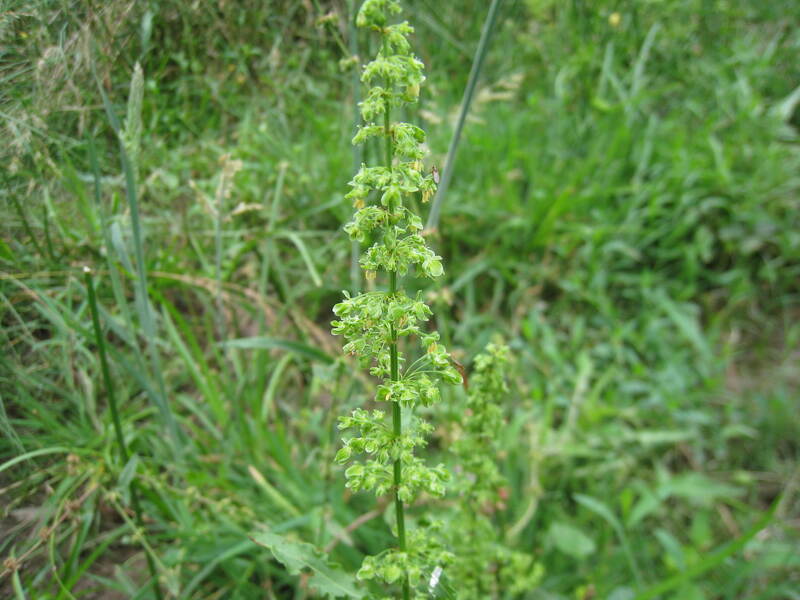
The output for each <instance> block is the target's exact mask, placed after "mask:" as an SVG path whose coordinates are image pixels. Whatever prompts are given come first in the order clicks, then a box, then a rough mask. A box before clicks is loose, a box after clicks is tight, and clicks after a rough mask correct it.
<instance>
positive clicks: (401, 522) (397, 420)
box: [383, 40, 411, 600]
mask: <svg viewBox="0 0 800 600" xmlns="http://www.w3.org/2000/svg"><path fill="white" fill-rule="evenodd" d="M384 48H386V42H385V40H384ZM383 133H384V137H385V138H386V166H387V167H388V168H389V171H391V170H392V159H393V157H392V154H393V152H392V150H393V148H392V128H391V120H390V115H389V107H388V106H387V107H386V112H384V113H383ZM391 208H393V207H390V209H391ZM391 226H392V225H391V224H390V225H388V226H387V227H391ZM396 292H397V272H396V271H391V272H390V273H389V294H390V295H392V296H394V294H395V293H396ZM389 332H390V337H391V342H390V344H389V361H390V369H391V373H390V377H391V380H392V381H397V380H398V379H400V367H399V364H398V363H399V361H398V357H397V332H396V331H395V328H394V324H392V325H390V329H389ZM392 428H393V431H394V435H395V437H396V438H400V436H401V435H402V434H403V413H402V409H401V408H400V403H399V402H393V403H392ZM402 483H403V464H402V463H401V462H400V458H399V457H398V458H397V459H396V460H395V461H394V513H395V519H396V520H397V543H398V546H399V547H400V551H401V552H405V551H406V520H405V513H404V507H403V502H402V501H401V500H400V485H401V484H402ZM410 598H411V590H410V586H409V584H408V576H406V577H405V579H404V580H403V600H409V599H410Z"/></svg>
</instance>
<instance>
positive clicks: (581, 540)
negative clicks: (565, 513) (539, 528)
mask: <svg viewBox="0 0 800 600" xmlns="http://www.w3.org/2000/svg"><path fill="white" fill-rule="evenodd" d="M549 537H550V540H551V541H552V542H553V544H555V546H556V548H558V549H559V550H561V551H562V552H563V553H564V554H569V555H570V556H574V557H575V558H585V557H587V556H589V555H590V554H591V553H592V552H594V550H595V544H594V540H592V538H590V537H589V536H588V535H586V534H585V533H583V532H582V531H581V530H580V529H578V528H577V527H574V526H572V525H568V524H567V523H563V522H560V521H556V522H555V523H553V524H552V525H550V531H549Z"/></svg>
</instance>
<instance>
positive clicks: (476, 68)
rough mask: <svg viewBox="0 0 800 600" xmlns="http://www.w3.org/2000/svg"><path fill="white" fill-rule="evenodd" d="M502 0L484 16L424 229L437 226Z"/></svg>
mask: <svg viewBox="0 0 800 600" xmlns="http://www.w3.org/2000/svg"><path fill="white" fill-rule="evenodd" d="M502 1H503V0H492V4H491V6H490V7H489V13H488V14H487V16H486V21H485V22H484V24H483V31H482V32H481V39H480V41H479V42H478V49H477V51H476V52H475V58H474V59H473V60H472V68H471V69H470V72H469V79H468V80H467V87H466V89H465V90H464V97H463V98H462V100H461V111H460V112H459V113H458V121H457V122H456V130H455V131H454V132H453V137H452V138H451V139H450V147H449V148H448V149H447V160H446V162H445V165H444V170H443V171H442V181H441V183H440V184H439V187H438V189H437V190H436V196H434V198H433V204H431V212H430V214H429V215H428V222H427V224H426V225H425V229H427V230H428V231H435V230H436V228H437V227H438V226H439V214H440V212H441V210H442V203H443V202H444V197H445V195H446V194H447V188H448V187H450V179H451V178H452V177H453V168H454V166H455V161H456V154H457V153H458V144H459V142H460V141H461V130H462V129H463V128H464V122H465V121H466V119H467V113H468V112H469V107H470V105H471V104H472V97H473V96H474V94H475V86H476V84H477V83H478V77H479V76H480V74H481V68H482V67H483V59H484V58H485V57H486V52H487V51H488V50H489V41H490V40H491V37H492V32H493V30H494V26H495V23H496V22H497V12H498V9H499V8H500V4H501V3H502Z"/></svg>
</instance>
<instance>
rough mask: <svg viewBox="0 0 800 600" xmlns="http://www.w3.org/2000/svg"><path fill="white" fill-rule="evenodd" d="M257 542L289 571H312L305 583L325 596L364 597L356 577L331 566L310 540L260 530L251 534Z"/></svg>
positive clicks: (298, 572)
mask: <svg viewBox="0 0 800 600" xmlns="http://www.w3.org/2000/svg"><path fill="white" fill-rule="evenodd" d="M250 539H251V540H253V541H254V542H255V543H256V544H258V545H259V546H264V547H265V548H267V549H268V550H269V551H270V552H272V555H273V556H274V557H275V560H277V561H278V562H280V563H281V564H283V566H285V567H286V569H287V570H288V571H289V573H291V574H292V575H299V574H300V573H301V572H303V571H309V570H310V571H311V572H312V573H313V575H312V576H311V578H310V579H309V581H308V584H309V585H310V586H311V587H312V588H314V589H315V590H317V591H318V592H319V593H320V594H322V595H323V596H325V597H328V598H340V597H345V598H363V597H364V594H363V593H362V592H360V591H359V590H358V589H356V587H355V577H354V576H352V575H349V574H348V573H345V572H344V571H341V570H339V569H337V568H335V567H332V566H331V565H330V564H329V563H328V561H327V559H326V555H324V554H322V553H321V552H320V551H319V550H317V549H316V548H315V547H314V546H312V545H311V544H306V543H304V542H295V541H292V540H289V539H286V538H285V537H283V536H281V535H277V534H274V533H270V532H269V531H262V532H259V533H255V534H253V535H252V536H251V537H250Z"/></svg>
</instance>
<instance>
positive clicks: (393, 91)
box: [333, 0, 461, 599]
mask: <svg viewBox="0 0 800 600" xmlns="http://www.w3.org/2000/svg"><path fill="white" fill-rule="evenodd" d="M398 12H400V6H399V4H398V2H396V1H395V0H367V1H366V2H365V3H364V4H363V5H362V7H361V10H360V11H359V14H358V17H357V24H358V26H359V27H365V28H369V29H372V30H373V31H375V32H377V33H378V34H379V35H380V36H381V40H382V43H381V46H380V50H379V51H378V54H377V56H376V57H375V59H374V60H373V61H372V62H370V63H368V64H367V65H366V66H365V67H364V70H363V74H362V81H363V82H364V83H366V84H368V85H370V86H371V87H370V89H369V91H368V92H367V94H366V96H365V99H364V101H363V102H362V103H361V105H360V107H361V115H362V117H363V119H364V124H363V125H362V126H361V127H360V128H359V130H358V132H357V133H356V135H355V137H354V139H353V143H355V144H363V143H365V142H367V141H368V140H370V139H372V138H376V139H377V140H379V142H380V143H381V144H382V146H383V150H384V160H383V163H382V164H379V165H374V166H367V165H362V167H361V169H360V170H359V172H358V173H357V174H356V175H355V177H354V178H353V180H352V181H351V182H350V185H351V187H352V190H351V191H350V192H349V193H348V194H347V196H346V198H347V199H349V200H351V201H352V202H353V205H354V207H355V208H356V213H355V215H354V217H353V220H352V221H351V222H350V223H348V224H347V225H346V226H345V231H346V232H347V233H348V234H349V236H350V238H351V239H352V240H355V241H358V242H361V243H370V246H369V248H368V249H367V250H366V251H365V252H364V254H363V255H362V257H361V260H360V263H361V267H362V268H363V269H364V271H365V272H366V278H367V280H375V279H376V278H377V276H378V274H379V273H380V274H381V275H382V277H385V279H386V283H387V284H388V285H387V288H388V289H386V290H385V291H369V292H366V293H362V294H359V295H357V296H354V297H351V296H350V295H349V294H348V293H347V292H345V300H344V301H343V302H341V303H339V304H337V305H336V306H335V307H334V313H335V314H336V315H337V317H338V320H336V321H334V322H333V332H334V333H335V334H340V335H343V336H344V337H345V338H346V339H347V343H346V344H345V346H344V351H345V352H347V353H349V354H352V355H355V356H358V357H359V360H360V362H361V364H362V365H363V366H364V367H365V368H367V367H369V368H370V373H371V374H372V375H374V376H376V377H379V378H381V379H382V383H381V384H380V385H379V386H378V388H377V395H376V400H377V401H378V402H387V403H388V404H389V406H390V407H391V409H390V411H389V412H390V413H391V414H390V415H389V414H387V411H384V410H377V409H376V410H366V409H363V408H359V409H356V410H354V411H353V412H352V414H351V415H349V416H346V417H341V418H340V424H339V427H340V429H344V430H350V431H351V432H353V433H352V434H351V437H347V438H345V439H344V445H343V447H342V448H341V449H340V450H339V452H338V454H337V456H336V461H337V462H339V463H347V462H348V461H351V460H353V459H354V457H356V456H358V455H364V458H363V459H361V460H358V461H355V462H353V464H351V466H350V467H348V469H347V470H346V471H345V475H346V477H347V487H348V488H350V489H352V490H354V491H358V490H369V491H373V492H375V494H376V495H378V496H382V495H385V494H391V495H392V496H393V499H394V508H395V511H394V512H395V524H394V533H395V535H396V537H397V546H396V547H394V548H388V549H386V550H384V551H383V552H381V553H379V554H378V555H376V556H368V557H366V558H365V559H364V562H363V564H362V566H361V569H360V570H359V572H358V577H359V578H360V579H376V580H379V581H383V582H384V583H385V584H387V585H389V586H392V585H397V586H399V587H400V588H402V595H403V598H406V599H408V598H411V597H417V596H424V595H425V594H427V593H428V592H427V590H428V587H429V583H430V581H431V577H432V576H433V573H434V572H435V571H436V569H437V567H438V568H439V569H441V568H443V566H444V565H446V564H447V563H448V562H450V561H451V560H452V554H451V553H450V552H448V551H447V550H445V549H444V548H443V547H442V546H441V545H440V543H439V542H438V541H437V540H438V537H439V536H437V535H435V534H434V532H433V530H435V529H436V525H435V524H430V525H428V527H427V528H423V527H420V528H418V529H416V530H414V531H410V532H408V534H407V532H406V525H405V506H406V505H409V504H412V503H414V502H415V501H416V500H417V499H418V498H419V497H420V495H422V494H430V495H431V496H436V497H441V496H443V495H444V492H445V483H446V482H447V480H448V479H449V474H448V472H447V471H446V469H445V468H444V466H443V465H438V466H435V467H429V466H427V465H426V464H425V462H424V461H423V459H422V458H421V457H419V456H418V455H416V454H415V449H416V448H420V447H424V446H425V445H426V435H427V434H428V433H430V432H431V430H432V429H433V428H432V426H431V425H430V424H428V423H426V422H424V421H423V420H422V419H420V418H418V417H417V416H415V415H414V414H413V411H414V408H415V407H417V406H420V405H422V406H430V405H432V404H434V403H435V402H437V401H438V400H439V398H440V396H439V389H438V387H437V385H438V383H439V382H440V381H442V380H443V381H445V382H447V383H450V384H458V383H459V382H460V381H461V377H460V375H459V373H458V371H457V370H456V369H455V368H454V367H453V364H452V361H451V358H450V356H449V354H448V353H447V351H446V349H445V348H444V346H442V345H441V344H440V343H439V335H438V333H436V332H427V331H425V330H423V323H424V322H425V321H427V320H428V319H429V318H430V317H431V314H432V313H431V309H430V308H429V307H428V306H427V305H426V304H425V302H424V301H423V300H422V297H421V294H417V295H416V296H415V297H409V296H408V295H406V293H405V291H404V290H403V288H402V286H401V281H400V278H402V277H403V276H405V275H407V274H408V273H409V272H410V271H411V270H412V269H414V270H415V273H416V274H417V275H420V276H425V277H430V278H435V277H439V276H440V275H442V273H443V268H442V260H441V258H440V257H439V256H437V255H436V254H435V253H434V252H433V251H432V250H431V249H430V248H429V247H428V246H427V245H426V243H425V240H424V239H423V237H422V236H421V235H420V231H421V230H422V221H421V219H420V217H419V216H418V215H416V214H415V213H414V212H413V211H411V210H410V209H409V208H408V207H407V206H406V204H405V201H406V199H408V198H409V197H410V196H412V195H414V194H420V195H421V196H422V199H423V201H427V200H428V198H430V196H431V195H432V194H433V192H434V190H435V183H434V182H433V180H432V178H431V177H430V176H426V175H424V174H423V172H422V165H421V159H422V158H423V156H424V150H423V148H422V143H423V142H424V140H425V134H424V132H423V131H422V129H420V128H419V127H416V126H414V125H411V124H409V123H400V122H393V121H392V118H391V115H392V112H393V111H395V110H397V109H398V108H400V107H402V106H403V105H405V104H409V103H413V102H415V101H416V100H417V97H418V95H419V88H420V85H421V84H422V82H423V80H424V75H423V65H422V63H421V62H420V61H419V60H418V59H417V58H416V57H415V56H414V55H413V54H412V52H411V47H410V44H409V42H408V35H409V34H411V33H412V32H413V29H412V27H411V26H410V25H409V24H408V23H406V22H400V23H390V22H389V19H390V17H391V16H392V15H396V14H397V13H398ZM412 338H413V339H416V341H417V342H418V344H419V347H420V351H419V352H418V354H419V355H420V356H419V357H418V358H416V359H415V360H413V361H412V360H410V357H412V356H413V355H414V354H413V348H412V347H409V346H410V344H408V343H406V344H405V347H404V348H403V351H401V350H400V341H401V340H403V339H404V340H408V341H410V340H411V339H412ZM404 412H405V413H406V414H405V415H404V414H403V413H404Z"/></svg>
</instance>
